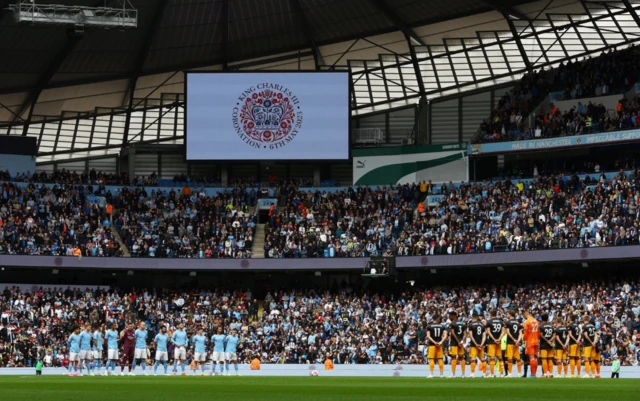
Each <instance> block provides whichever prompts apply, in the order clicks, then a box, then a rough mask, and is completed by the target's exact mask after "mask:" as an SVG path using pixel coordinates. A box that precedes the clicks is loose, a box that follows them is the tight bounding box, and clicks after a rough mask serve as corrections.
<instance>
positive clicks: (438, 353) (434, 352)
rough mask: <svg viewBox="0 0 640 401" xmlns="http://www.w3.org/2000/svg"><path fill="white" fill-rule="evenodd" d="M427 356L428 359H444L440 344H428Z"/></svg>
mask: <svg viewBox="0 0 640 401" xmlns="http://www.w3.org/2000/svg"><path fill="white" fill-rule="evenodd" d="M427 358H429V359H444V352H443V351H442V345H430V346H429V350H428V351H427Z"/></svg>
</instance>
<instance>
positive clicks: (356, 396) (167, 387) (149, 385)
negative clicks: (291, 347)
mask: <svg viewBox="0 0 640 401" xmlns="http://www.w3.org/2000/svg"><path fill="white" fill-rule="evenodd" d="M0 388H2V392H3V394H5V395H7V396H9V398H10V399H11V400H12V401H23V400H24V401H32V400H34V399H53V400H60V399H63V400H65V401H75V400H83V401H84V400H91V401H121V400H140V399H143V400H152V399H156V400H171V401H183V400H185V401H186V400H190V401H191V400H194V399H203V397H212V398H215V399H219V400H242V401H253V400H260V401H298V400H305V401H315V400H318V401H319V400H322V401H324V400H345V401H346V400H349V401H360V400H362V401H365V400H366V401H376V400H389V399H393V400H398V401H400V400H421V401H422V400H425V399H428V400H443V401H444V400H471V399H473V400H478V401H480V400H486V401H501V400H505V401H506V400H508V401H514V400H539V399H544V400H545V401H551V400H580V401H588V400H598V401H601V400H612V399H615V400H616V401H627V400H629V401H631V400H634V401H636V400H638V388H640V380H637V379H622V380H582V379H531V380H529V379H464V380H462V379H431V380H428V379H424V378H399V377H392V378H351V377H344V378H335V377H322V376H320V377H286V378H277V377H139V376H138V377H65V376H51V377H47V376H39V377H37V376H35V375H34V376H12V377H0Z"/></svg>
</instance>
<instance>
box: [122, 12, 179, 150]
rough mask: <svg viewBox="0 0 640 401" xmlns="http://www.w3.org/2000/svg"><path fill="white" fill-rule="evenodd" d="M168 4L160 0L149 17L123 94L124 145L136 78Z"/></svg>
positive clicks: (127, 133)
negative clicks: (125, 104)
mask: <svg viewBox="0 0 640 401" xmlns="http://www.w3.org/2000/svg"><path fill="white" fill-rule="evenodd" d="M168 4H169V0H160V2H159V3H158V6H157V8H156V10H155V13H154V14H153V18H152V19H151V23H150V24H149V29H147V32H146V33H145V37H144V42H142V47H141V48H140V51H139V52H138V56H137V57H136V61H135V63H134V65H133V70H132V72H131V78H130V79H129V85H128V88H127V92H125V96H126V94H129V104H128V105H127V116H126V117H125V120H124V135H123V136H122V145H126V143H127V142H128V140H129V127H130V126H131V113H132V111H133V99H134V95H135V92H136V85H137V84H138V78H140V74H141V73H142V68H143V67H144V62H145V61H146V60H147V56H148V55H149V50H151V45H153V39H154V38H155V36H156V32H157V31H158V30H159V29H160V23H161V22H162V17H163V16H164V11H165V9H166V8H167V5H168ZM123 103H124V102H123ZM123 106H124V104H123Z"/></svg>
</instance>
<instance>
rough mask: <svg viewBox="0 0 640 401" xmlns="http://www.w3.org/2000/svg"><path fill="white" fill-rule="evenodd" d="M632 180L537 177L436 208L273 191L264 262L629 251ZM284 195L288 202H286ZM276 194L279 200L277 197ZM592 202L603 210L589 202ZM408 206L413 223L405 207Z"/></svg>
mask: <svg viewBox="0 0 640 401" xmlns="http://www.w3.org/2000/svg"><path fill="white" fill-rule="evenodd" d="M638 179H640V176H639V175H638V172H637V171H636V170H634V171H632V172H630V173H629V174H626V173H624V172H620V173H618V174H616V175H614V176H613V177H612V178H610V179H606V178H605V176H604V175H602V176H601V177H599V178H597V179H596V178H591V177H589V176H586V177H585V178H584V179H580V178H579V177H578V176H577V175H576V174H573V175H571V176H567V177H564V176H539V177H538V178H537V179H535V180H531V181H528V182H526V183H525V182H523V181H521V180H518V182H512V181H511V180H510V179H508V178H507V179H506V180H504V181H497V182H482V183H477V184H469V183H468V184H464V183H463V184H460V185H454V184H453V183H450V184H448V185H444V184H443V185H442V186H441V188H440V192H441V193H443V194H445V195H446V196H445V197H444V198H443V200H442V202H441V204H440V205H438V206H436V207H428V206H426V207H425V206H424V204H422V203H420V204H418V200H420V199H421V196H423V195H424V194H422V193H421V192H420V186H419V185H413V186H409V185H404V186H397V187H395V186H394V187H382V188H377V189H372V188H348V189H347V190H346V191H340V192H337V193H333V194H324V193H320V192H316V193H312V192H304V191H295V190H293V189H289V190H287V189H286V188H285V189H283V192H284V193H285V194H284V195H281V196H284V198H286V199H287V207H286V208H284V210H281V211H279V212H278V213H275V214H274V215H272V216H271V217H270V219H269V222H268V227H269V230H268V231H267V233H266V242H265V243H266V245H265V257H334V256H335V257H362V256H383V255H397V256H408V255H446V254H463V253H483V252H494V251H521V250H536V249H560V248H574V247H596V246H619V245H625V244H637V243H638V234H639V233H640V230H639V227H638V195H637V190H636V189H635V188H637V187H638ZM286 191H290V192H286ZM281 193H282V192H281ZM600 199H602V200H603V201H599V200H600ZM417 204H418V210H419V212H418V215H414V212H413V211H414V205H417Z"/></svg>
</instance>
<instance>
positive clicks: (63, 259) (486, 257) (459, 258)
mask: <svg viewBox="0 0 640 401" xmlns="http://www.w3.org/2000/svg"><path fill="white" fill-rule="evenodd" d="M638 258H640V245H626V246H608V247H597V248H570V249H550V250H536V251H516V252H499V251H498V252H495V251H494V252H484V253H472V254H459V255H421V256H399V257H396V267H397V268H398V269H426V268H436V267H440V268H459V267H465V266H507V265H517V266H521V265H523V264H528V263H529V264H531V263H588V262H595V261H600V260H616V259H617V260H621V259H638ZM369 260H370V258H367V257H365V258H301V259H166V258H99V257H85V258H82V259H79V258H77V257H73V256H24V255H0V265H2V266H7V267H36V268H43V267H47V268H51V269H127V270H128V269H140V270H183V271H196V270H308V271H315V270H341V269H342V270H344V269H346V270H362V268H363V266H365V265H366V263H367V262H368V261H369Z"/></svg>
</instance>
